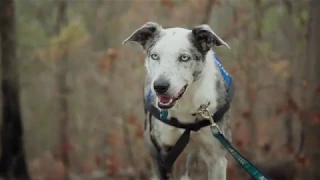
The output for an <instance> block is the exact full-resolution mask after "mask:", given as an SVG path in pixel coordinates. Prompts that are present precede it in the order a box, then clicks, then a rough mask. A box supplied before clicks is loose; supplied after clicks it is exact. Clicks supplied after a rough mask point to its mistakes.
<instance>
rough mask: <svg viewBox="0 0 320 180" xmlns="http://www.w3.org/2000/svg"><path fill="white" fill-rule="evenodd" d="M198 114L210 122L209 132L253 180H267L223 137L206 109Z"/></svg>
mask: <svg viewBox="0 0 320 180" xmlns="http://www.w3.org/2000/svg"><path fill="white" fill-rule="evenodd" d="M198 113H199V114H200V115H201V116H202V117H203V118H205V119H208V120H210V121H211V126H210V129H211V132H212V135H213V136H214V137H215V138H217V139H218V141H219V142H220V143H221V144H222V145H223V146H224V147H225V148H226V149H227V150H228V152H229V153H230V154H231V155H232V156H233V158H234V159H235V160H236V161H237V162H238V163H239V164H240V165H241V167H243V168H244V169H245V170H246V171H247V172H248V173H249V174H250V176H251V177H252V178H253V179H254V180H268V179H267V178H266V176H265V175H263V174H262V173H261V171H260V170H259V169H258V168H256V167H255V166H254V165H253V164H252V163H251V162H250V161H249V160H247V159H246V158H245V157H243V156H242V155H241V154H240V153H239V152H238V151H237V150H236V149H235V148H234V147H233V146H232V145H231V143H230V142H229V141H228V140H227V139H226V138H225V136H224V135H223V134H222V133H221V130H220V128H219V126H218V125H217V124H216V123H215V122H214V120H213V118H212V116H211V114H210V113H209V110H208V109H207V108H204V109H200V110H199V111H198Z"/></svg>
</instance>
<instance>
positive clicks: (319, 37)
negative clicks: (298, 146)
mask: <svg viewBox="0 0 320 180" xmlns="http://www.w3.org/2000/svg"><path fill="white" fill-rule="evenodd" d="M309 3H310V7H309V8H310V11H309V12H310V21H309V29H308V38H307V40H308V44H307V57H306V60H305V64H304V66H303V67H301V68H303V70H302V71H303V72H304V76H305V80H306V81H307V82H308V84H309V86H308V88H307V89H304V90H303V91H302V92H303V96H306V99H307V101H306V103H305V104H304V107H305V108H306V110H307V112H308V114H311V116H308V117H307V118H306V119H304V123H305V124H304V125H305V132H306V142H305V149H304V152H305V156H306V159H305V160H306V161H305V163H304V164H303V165H304V166H303V167H302V168H301V179H309V180H316V179H320V171H319V167H320V141H319V139H320V131H319V129H320V122H319V121H320V81H319V77H320V59H319V58H320V51H319V47H320V33H319V32H320V24H319V22H320V2H319V1H318V0H311V1H310V2H309Z"/></svg>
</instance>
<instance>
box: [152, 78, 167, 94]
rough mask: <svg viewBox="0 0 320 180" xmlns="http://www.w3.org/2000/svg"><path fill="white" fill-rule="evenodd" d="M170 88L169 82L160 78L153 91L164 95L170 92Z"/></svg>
mask: <svg viewBox="0 0 320 180" xmlns="http://www.w3.org/2000/svg"><path fill="white" fill-rule="evenodd" d="M169 87H170V83H169V81H168V80H166V79H164V78H158V79H157V80H155V81H154V83H153V89H154V91H156V92H157V93H158V94H164V93H165V92H167V91H168V89H169Z"/></svg>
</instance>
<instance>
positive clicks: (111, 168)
mask: <svg viewBox="0 0 320 180" xmlns="http://www.w3.org/2000/svg"><path fill="white" fill-rule="evenodd" d="M106 165H107V173H108V175H109V176H115V175H117V173H118V172H119V170H120V167H121V162H120V159H119V158H118V157H117V156H115V155H113V156H110V157H109V158H108V159H107V161H106Z"/></svg>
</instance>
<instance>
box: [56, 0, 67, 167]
mask: <svg viewBox="0 0 320 180" xmlns="http://www.w3.org/2000/svg"><path fill="white" fill-rule="evenodd" d="M66 11H67V1H66V0H59V4H58V17H57V25H56V35H59V33H60V31H61V29H62V27H63V26H64V25H66V24H67V16H66ZM68 64H69V61H68V52H67V51H65V52H64V53H63V55H62V57H61V59H59V60H58V62H57V85H58V92H59V93H58V94H59V99H58V101H59V104H60V105H59V109H60V138H59V139H60V145H59V146H60V147H59V148H60V154H59V155H60V157H59V158H61V160H62V162H63V163H64V165H65V166H66V167H68V166H69V164H70V160H69V145H70V143H69V137H68V127H69V105H68V96H69V91H70V89H69V87H68V84H67V75H68Z"/></svg>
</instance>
